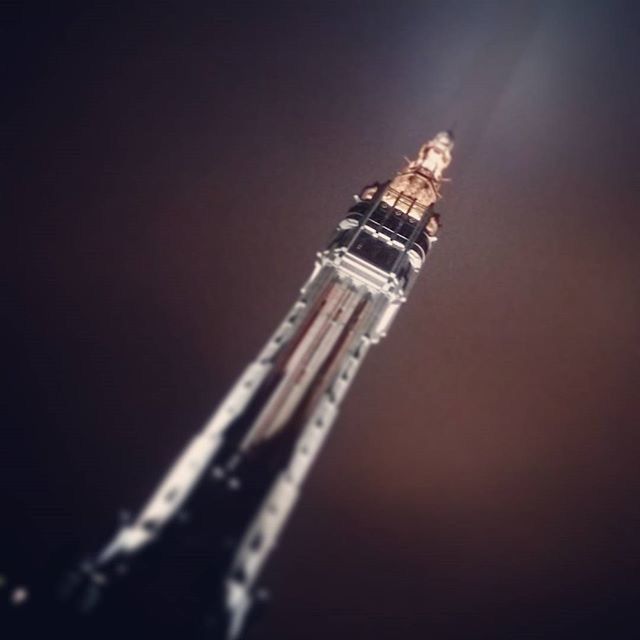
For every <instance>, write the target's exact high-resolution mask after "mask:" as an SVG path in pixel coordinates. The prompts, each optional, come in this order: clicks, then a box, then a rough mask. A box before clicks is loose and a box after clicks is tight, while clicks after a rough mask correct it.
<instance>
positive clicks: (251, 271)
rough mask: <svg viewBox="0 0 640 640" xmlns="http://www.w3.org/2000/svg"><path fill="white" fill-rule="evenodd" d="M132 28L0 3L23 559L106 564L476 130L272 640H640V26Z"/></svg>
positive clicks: (267, 13)
mask: <svg viewBox="0 0 640 640" xmlns="http://www.w3.org/2000/svg"><path fill="white" fill-rule="evenodd" d="M131 4H133V3H131ZM128 5H129V3H125V7H124V8H122V7H121V8H117V7H114V6H112V4H111V3H109V4H108V5H105V6H96V5H93V6H91V7H90V6H89V5H88V4H87V3H78V4H77V5H75V6H65V7H64V8H62V7H61V6H60V5H58V4H57V3H52V4H51V5H50V6H49V8H48V9H46V8H37V9H36V8H29V6H26V7H17V6H16V7H13V8H12V7H11V6H6V5H5V9H4V10H3V14H4V16H5V19H4V20H3V27H2V28H3V34H2V38H1V39H2V48H3V51H2V56H3V63H2V65H3V75H4V76H5V80H4V81H3V92H2V94H3V107H4V109H3V110H4V112H5V117H4V118H3V121H2V129H1V134H2V145H1V146H2V151H1V163H2V164H1V166H0V175H1V176H2V178H0V180H1V181H2V182H3V186H2V191H1V192H0V198H1V201H2V202H1V206H2V210H3V213H5V214H8V215H4V216H3V220H2V223H1V224H2V229H0V233H1V236H2V240H1V242H2V245H3V246H2V248H1V255H2V262H3V268H2V271H3V272H4V273H5V274H6V275H7V276H8V278H7V285H6V286H4V287H3V289H4V292H5V296H4V302H3V305H2V306H3V323H4V324H5V329H4V332H3V334H4V336H5V338H6V345H5V348H4V350H3V351H4V356H3V364H4V368H5V373H6V381H5V383H4V385H3V389H4V392H5V393H4V394H3V395H4V396H5V399H6V402H4V408H3V410H2V434H3V437H2V446H1V447H0V486H1V490H2V499H3V505H4V506H3V509H4V511H3V516H2V525H1V526H2V530H3V536H5V537H6V542H5V544H4V546H3V547H2V548H0V562H5V563H6V564H7V566H8V567H9V568H10V569H13V570H14V572H15V571H18V572H20V571H24V572H27V571H28V570H33V569H34V568H38V567H42V566H46V564H47V562H48V559H49V558H50V556H51V554H53V553H54V552H56V550H57V549H58V548H60V547H61V546H64V545H66V544H67V543H69V542H74V543H77V544H78V545H80V547H82V548H83V549H87V550H93V549H96V548H97V547H98V546H99V545H100V544H102V543H103V542H104V541H105V540H106V538H107V536H108V535H110V534H111V532H112V531H113V528H114V526H115V521H116V514H117V512H118V510H119V509H121V508H125V507H126V508H131V509H135V508H136V507H138V506H139V505H140V504H141V502H142V501H143V500H144V499H145V498H146V497H147V495H148V494H149V492H150V491H151V489H152V488H153V486H154V484H155V482H156V481H157V480H158V479H159V477H160V476H161V474H162V472H163V470H164V469H165V468H166V466H167V465H168V464H169V463H170V462H171V460H172V458H173V457H174V456H175V455H176V453H177V452H178V451H179V449H180V448H181V446H182V445H183V444H184V443H186V441H187V439H188V438H189V436H190V435H191V434H192V433H193V432H194V430H195V429H197V428H198V427H199V426H200V425H201V424H202V423H203V421H204V420H205V419H206V417H207V416H208V414H209V413H210V412H211V410H212V409H213V408H214V407H215V405H216V403H217V402H218V401H219V400H220V399H221V398H222V396H223V394H224V393H225V391H226V390H227V389H228V387H229V386H230V384H231V383H232V382H233V380H234V379H235V377H236V376H237V375H238V374H239V373H240V371H241V370H242V368H243V367H244V365H245V364H246V363H247V362H248V361H249V360H250V359H251V358H252V357H253V356H254V355H255V354H256V353H257V351H258V349H259V348H260V347H261V345H262V343H263V342H264V341H265V340H266V338H267V337H268V336H269V334H270V332H271V331H272V329H274V328H275V326H276V323H277V322H278V321H279V320H280V318H281V317H282V316H283V315H284V313H285V312H286V310H287V308H288V306H289V305H290V304H291V303H292V302H293V301H294V299H295V297H296V294H297V290H298V287H299V286H300V285H301V284H302V282H303V281H304V279H305V278H306V277H307V275H308V274H309V272H310V270H311V266H312V261H313V257H314V253H315V251H316V250H318V249H320V248H321V247H322V246H323V243H324V242H325V241H326V239H327V238H328V236H329V234H330V231H331V230H332V228H333V226H334V225H335V224H336V223H337V222H338V220H339V219H340V217H341V216H342V215H343V214H344V212H345V211H346V209H347V208H348V206H349V204H350V197H351V195H352V194H353V193H355V192H357V191H359V189H360V188H361V187H362V186H363V185H364V184H366V183H368V182H371V181H372V180H375V179H384V178H386V177H388V176H390V175H391V174H392V173H393V172H394V171H395V170H396V169H398V168H399V167H400V166H401V164H402V162H403V160H402V157H403V156H404V155H408V156H411V155H413V154H414V153H415V152H416V150H417V148H418V147H419V145H420V144H421V143H422V142H423V141H424V140H426V139H427V138H429V137H431V136H432V135H433V134H434V133H436V132H437V131H439V130H441V129H444V128H447V127H451V126H454V127H455V131H456V139H457V146H456V148H455V150H454V162H453V164H452V167H451V170H450V174H449V175H450V177H451V178H452V182H451V184H448V185H447V186H446V190H445V199H444V201H443V202H442V203H441V205H440V211H441V213H442V214H443V220H444V225H445V226H444V230H443V233H442V235H441V241H440V242H439V244H438V245H437V247H436V248H435V250H434V252H433V253H432V255H431V257H430V262H429V264H428V265H427V267H426V268H425V269H424V270H423V273H422V276H421V278H420V281H419V282H418V284H417V285H416V287H415V288H414V290H413V292H412V295H411V299H410V300H409V303H408V304H407V305H406V306H405V308H404V309H403V310H402V312H401V313H400V315H399V317H398V319H397V321H396V324H395V325H394V327H393V329H392V331H391V332H390V335H389V337H388V338H387V339H386V340H385V341H384V342H383V343H382V344H381V345H380V346H379V347H378V348H376V349H374V350H373V351H372V352H371V354H370V356H369V359H368V361H367V362H366V363H365V366H364V367H363V369H362V371H361V373H360V375H359V378H358V379H357V380H356V383H355V385H354V388H353V389H352V392H351V393H350V395H349V396H348V398H347V400H346V403H345V406H344V408H343V411H342V414H341V416H340V417H339V420H338V422H337V424H336V426H335V429H334V432H333V434H332V436H331V437H330V439H329V442H328V444H327V446H326V449H325V450H324V452H323V454H322V455H321V457H320V459H319V462H318V464H317V467H316V468H315V470H314V472H313V474H312V477H311V479H310V481H309V483H308V485H307V489H306V491H305V493H304V496H303V500H302V501H301V503H300V505H299V507H298V509H297V511H296V512H295V514H294V516H293V518H292V521H291V523H290V526H289V527H288V529H287V531H286V534H285V536H284V538H283V540H282V544H281V547H280V549H279V550H278V552H277V553H276V555H275V556H274V558H273V559H272V562H271V564H270V567H269V570H268V575H267V578H268V583H269V584H270V585H271V586H272V588H273V592H274V601H273V604H272V606H271V608H270V610H269V612H268V615H267V617H266V618H265V619H264V621H263V622H262V624H261V625H260V626H258V627H256V628H255V630H254V631H253V633H252V634H251V640H268V639H271V638H278V639H279V640H301V639H303V638H304V640H326V639H327V638H334V639H342V638H344V639H346V638H356V637H357V638H366V639H367V640H396V639H397V638H433V639H434V640H435V639H438V640H463V639H465V640H467V639H471V638H473V639H478V638H491V639H492V640H503V639H504V640H507V639H509V640H511V639H513V638H544V639H545V640H561V639H562V640H569V639H573V638H581V639H584V638H616V639H617V638H632V637H640V622H638V620H637V615H636V611H637V609H638V607H639V606H640V602H638V600H639V596H640V578H639V575H640V465H639V463H638V462H639V459H640V436H639V432H638V416H639V415H640V397H639V391H638V382H639V380H640V347H639V345H640V322H639V321H640V300H639V296H638V289H639V287H638V280H639V278H638V276H639V275H640V273H639V271H640V270H639V267H640V255H639V252H638V246H639V242H640V216H639V207H638V200H639V196H640V175H639V173H640V116H639V114H640V83H639V81H638V79H639V78H640V45H639V40H640V13H639V11H638V9H637V3H635V2H616V1H614V2H605V1H602V2H590V1H586V0H583V1H575V2H540V3H528V2H504V3H498V2H480V1H479V2H471V1H470V2H427V1H422V2H400V1H397V0H396V1H393V2H392V1H387V2H376V1H368V2H364V1H362V2H345V1H341V2H306V1H301V2H292V3H276V2H261V3H258V4H256V5H252V4H250V3H231V2H229V3H216V2H203V3H174V4H166V3H149V4H147V5H146V6H145V5H144V4H139V3H135V6H128Z"/></svg>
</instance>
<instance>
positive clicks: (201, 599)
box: [76, 133, 453, 640]
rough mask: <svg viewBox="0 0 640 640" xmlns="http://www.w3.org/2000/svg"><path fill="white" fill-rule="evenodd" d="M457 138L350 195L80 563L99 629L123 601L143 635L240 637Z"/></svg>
mask: <svg viewBox="0 0 640 640" xmlns="http://www.w3.org/2000/svg"><path fill="white" fill-rule="evenodd" d="M452 146H453V141H452V138H451V136H450V135H449V134H448V133H440V134H438V135H437V136H436V137H435V138H434V139H433V140H431V141H430V142H428V143H427V144H425V145H424V146H423V147H422V148H421V149H420V153H419V156H418V158H417V159H416V160H414V161H412V162H410V163H409V164H408V165H407V166H406V167H405V168H404V169H403V170H402V171H400V173H398V175H397V176H396V177H395V178H393V179H392V180H391V181H389V182H387V183H385V184H376V185H374V186H371V187H367V188H365V189H364V191H363V192H362V193H361V195H360V196H358V197H356V203H355V205H354V206H353V207H352V208H351V209H350V211H349V213H348V215H347V216H346V217H345V218H344V219H343V220H342V221H341V222H340V224H339V225H338V227H337V230H336V232H335V234H334V236H333V238H332V240H331V241H330V243H329V245H328V247H327V248H326V249H325V250H324V251H322V252H321V253H319V254H318V257H317V260H316V264H315V267H314V270H313V273H312V275H311V277H310V278H309V280H308V281H307V283H306V284H305V285H304V287H303V288H302V291H301V294H300V297H299V298H298V300H297V301H296V303H295V304H294V305H293V307H292V309H291V310H290V312H289V313H288V314H287V315H286V317H285V319H284V321H283V322H282V323H281V324H280V326H279V327H278V328H277V330H276V332H275V333H274V334H273V336H272V337H271V339H270V340H269V341H268V342H267V344H266V346H265V347H264V349H263V350H262V351H261V352H260V354H259V355H258V357H257V358H256V359H255V360H254V361H253V362H252V363H251V364H250V365H249V366H248V367H247V369H246V370H245V371H244V373H243V374H242V375H241V377H240V378H239V380H238V381H237V382H236V384H235V385H234V386H233V388H232V389H231V391H230V392H229V394H228V395H227V397H226V398H225V400H224V401H223V402H222V404H221V405H220V407H219V408H218V409H217V411H216V412H215V413H214V414H213V416H212V417H211V419H210V420H209V422H208V423H207V424H206V425H205V426H204V428H203V429H202V431H200V432H199V433H198V434H197V435H196V436H195V437H194V438H193V439H192V441H191V442H190V443H189V445H188V446H187V447H186V449H185V450H184V452H183V453H182V454H181V455H180V457H179V458H178V459H177V461H176V462H175V464H174V465H173V467H172V468H171V469H170V471H169V473H168V474H167V476H166V477H165V479H164V480H163V481H162V483H161V484H160V485H159V487H158V489H157V490H156V492H155V493H154V494H153V496H152V497H151V499H150V500H149V501H148V503H147V504H146V506H145V507H144V508H143V509H142V511H141V512H140V514H139V515H138V516H137V517H136V518H135V519H133V520H131V521H130V522H128V523H125V524H124V525H123V526H122V528H121V529H120V530H119V531H118V532H117V533H116V535H115V537H114V538H113V540H112V541H111V542H110V543H109V544H108V545H107V546H106V547H105V548H104V550H103V551H102V552H101V553H100V554H98V555H97V556H96V557H95V558H93V559H92V560H91V561H89V562H87V563H86V564H85V565H84V566H83V568H82V570H81V571H80V572H79V573H80V574H82V575H81V576H80V577H81V578H82V582H83V584H84V586H83V587H82V597H81V600H82V606H84V607H86V608H91V607H92V606H93V604H94V602H97V603H98V606H97V607H96V612H97V614H98V615H99V616H102V618H103V620H105V621H108V623H107V622H105V624H106V627H105V628H108V627H110V626H111V625H113V624H114V623H113V620H114V618H115V617H117V615H116V612H117V611H119V610H120V609H122V610H123V611H125V613H124V614H118V615H121V616H123V617H125V618H126V619H127V620H134V619H135V616H136V614H137V613H140V611H146V613H143V614H140V616H139V618H140V622H139V629H141V630H144V629H146V628H147V627H145V625H148V623H149V619H150V618H153V619H154V620H155V619H156V618H157V619H158V624H159V625H161V626H162V628H163V629H167V630H168V629H171V628H175V629H176V630H178V629H181V630H182V635H181V637H183V638H189V637H191V636H190V635H189V633H185V628H186V627H188V626H190V625H191V626H193V625H194V624H195V623H196V622H197V625H201V624H202V628H201V629H200V631H201V632H202V637H209V638H212V639H213V638H225V639H229V640H230V639H234V638H237V637H238V635H239V634H240V632H241V630H242V627H243V625H244V622H245V618H246V615H247V613H248V612H249V610H250V608H251V606H252V603H253V601H254V600H255V598H256V594H257V593H258V591H259V590H258V589H257V579H258V576H259V573H260V570H261V569H262V567H263V565H264V563H265V560H266V559H267V557H268V555H269V552H270V551H271V550H272V548H273V547H274V545H275V544H276V542H277V540H278V537H279V535H280V533H281V531H282V528H283V525H284V524H285V522H286V520H287V517H288V515H289V514H290V512H291V509H292V507H293V505H294V504H295V502H296V500H297V499H298V496H299V493H300V487H301V485H302V483H303V481H304V479H305V477H306V476H307V474H308V472H309V469H310V466H311V464H312V463H313V461H314V460H315V458H316V456H317V455H318V452H319V450H320V448H321V446H322V444H323V442H324V440H325V438H326V437H327V434H328V432H329V429H330V428H331V425H332V423H333V422H334V420H335V417H336V415H337V412H338V408H339V406H340V402H341V401H342V399H343V398H344V395H345V393H346V391H347V389H348V388H349V386H350V384H351V382H352V380H353V377H354V375H355V373H356V371H357V370H358V368H359V367H360V365H361V363H362V361H363V359H364V356H365V355H366V353H367V351H368V349H369V347H370V346H371V345H372V344H375V343H377V342H378V341H379V340H380V339H381V338H382V337H384V336H385V335H386V333H387V331H388V329H389V326H390V324H391V322H392V320H393V318H394V316H395V314H396V312H397V311H398V309H399V308H400V306H401V304H402V303H403V302H404V301H405V300H406V298H407V294H408V292H409V290H410V289H411V286H412V284H413V282H414V280H415V277H416V276H417V274H418V272H419V271H420V269H421V267H422V265H423V262H424V260H425V257H426V254H427V252H428V251H429V248H430V246H431V245H432V243H433V242H434V241H435V240H436V233H437V230H438V215H437V214H435V213H434V211H433V205H434V203H435V202H436V200H437V199H438V198H439V189H440V185H441V182H442V173H443V171H444V169H446V167H447V166H448V165H449V163H450V161H451V149H452ZM167 576H170V578H167ZM76 578H78V575H76ZM78 579H80V578H78ZM166 579H170V580H171V584H172V587H171V588H170V589H165V588H164V587H163V586H162V585H163V580H166ZM168 591H170V592H171V593H172V594H173V595H172V597H173V598H174V599H173V600H172V601H171V602H164V601H163V598H164V597H166V593H167V592H168ZM176 592H177V593H179V594H180V595H179V596H178V597H179V601H175V597H176V596H175V594H176ZM103 596H104V597H103ZM100 600H103V601H104V603H100ZM150 602H151V603H155V604H153V607H154V609H155V610H154V612H153V614H151V613H150V611H149V608H150V606H151V605H149V603H150ZM101 608H104V609H105V611H106V613H103V614H101V613H100V609H101ZM204 610H209V611H210V614H209V615H208V616H207V615H204V613H203V611H204ZM203 620H205V622H202V621H203ZM131 624H132V625H133V628H138V627H136V624H138V623H135V622H132V623H131ZM149 637H151V636H149Z"/></svg>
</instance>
